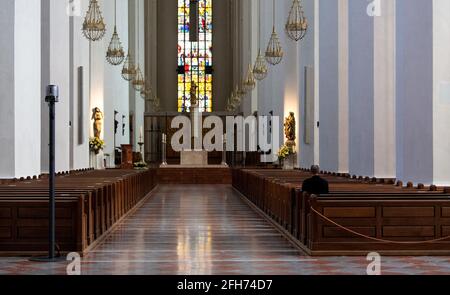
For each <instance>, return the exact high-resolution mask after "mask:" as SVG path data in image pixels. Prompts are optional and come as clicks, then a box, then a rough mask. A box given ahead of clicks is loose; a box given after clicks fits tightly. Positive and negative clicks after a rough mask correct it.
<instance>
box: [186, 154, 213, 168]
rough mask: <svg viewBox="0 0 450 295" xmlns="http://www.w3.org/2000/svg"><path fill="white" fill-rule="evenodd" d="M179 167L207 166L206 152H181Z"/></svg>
mask: <svg viewBox="0 0 450 295" xmlns="http://www.w3.org/2000/svg"><path fill="white" fill-rule="evenodd" d="M181 166H198V167H205V166H208V152H207V151H182V152H181Z"/></svg>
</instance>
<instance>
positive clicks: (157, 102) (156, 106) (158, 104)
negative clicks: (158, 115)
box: [153, 97, 161, 112]
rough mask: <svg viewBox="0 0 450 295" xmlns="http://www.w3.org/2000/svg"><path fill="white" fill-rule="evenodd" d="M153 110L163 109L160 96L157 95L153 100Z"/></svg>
mask: <svg viewBox="0 0 450 295" xmlns="http://www.w3.org/2000/svg"><path fill="white" fill-rule="evenodd" d="M153 110H154V111H155V112H159V111H160V110H161V101H160V99H159V97H155V100H154V101H153Z"/></svg>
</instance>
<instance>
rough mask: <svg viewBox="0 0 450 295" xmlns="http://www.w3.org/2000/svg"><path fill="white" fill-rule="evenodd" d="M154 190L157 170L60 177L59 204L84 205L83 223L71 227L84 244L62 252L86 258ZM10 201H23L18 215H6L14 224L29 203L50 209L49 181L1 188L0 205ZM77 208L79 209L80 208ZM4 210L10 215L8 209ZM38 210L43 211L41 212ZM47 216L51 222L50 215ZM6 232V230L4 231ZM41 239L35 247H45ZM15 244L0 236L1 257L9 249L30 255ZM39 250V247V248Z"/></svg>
mask: <svg viewBox="0 0 450 295" xmlns="http://www.w3.org/2000/svg"><path fill="white" fill-rule="evenodd" d="M155 186H156V171H155V170H154V169H150V170H146V171H136V170H105V171H91V170H89V171H82V172H76V173H70V174H62V175H60V176H58V177H57V181H56V194H57V201H58V202H65V201H66V200H72V199H71V198H74V197H77V198H81V201H80V202H82V203H83V207H82V210H83V211H81V213H80V214H82V215H81V221H77V223H76V224H75V221H74V223H73V224H72V225H71V227H72V228H78V227H79V226H81V227H82V231H81V232H79V231H77V233H78V234H79V235H80V236H76V237H74V238H73V239H76V240H77V241H82V242H77V247H73V243H72V244H70V243H62V244H61V250H62V251H64V252H72V251H77V252H80V254H83V253H84V252H85V251H86V250H87V249H88V248H89V247H92V246H93V245H94V244H95V243H96V241H98V240H99V239H100V238H102V237H103V235H104V234H105V233H107V232H108V231H109V230H110V229H111V228H112V227H113V226H114V224H115V223H117V222H118V221H119V220H120V219H121V218H122V217H123V216H124V215H125V214H126V213H128V212H129V211H130V210H131V209H132V208H134V207H135V206H136V205H137V204H138V203H139V201H140V200H142V198H144V197H145V196H146V195H147V194H148V193H149V192H150V191H151V190H152V189H153V188H154V187H155ZM10 200H20V202H18V203H17V204H16V206H15V207H13V209H11V210H12V212H13V213H14V212H15V213H14V214H9V215H8V214H7V216H8V218H12V221H11V222H15V221H14V220H15V219H17V218H19V215H18V213H17V212H19V211H23V208H28V207H27V206H28V202H31V203H33V204H34V202H42V203H47V205H46V206H48V182H47V179H46V178H45V177H43V178H40V179H34V180H26V181H19V182H13V183H8V184H4V185H0V205H5V206H6V205H8V204H9V203H10ZM20 206H22V207H23V208H21V207H20ZM77 208H78V209H79V207H77ZM5 210H6V211H8V209H5ZM39 210H41V211H42V208H40V209H39ZM47 210H48V209H47ZM16 211H17V212H16ZM47 213H48V211H47ZM47 213H46V214H47ZM74 214H75V213H74ZM44 215H45V214H44ZM11 216H12V217H11ZM46 216H47V217H46V218H48V214H47V215H46ZM3 222H5V221H3ZM57 222H58V221H57ZM66 222H67V221H66ZM5 231H7V230H6V229H5ZM0 232H1V229H0ZM5 235H6V234H5ZM6 236H7V235H6ZM8 237H9V236H8ZM57 238H58V237H57ZM39 239H40V240H39V241H37V242H36V243H35V244H36V245H38V244H43V245H46V243H47V242H46V240H45V239H43V238H42V237H40V238H39ZM13 243H14V241H10V240H8V238H2V237H1V235H0V244H2V245H3V248H0V255H2V254H5V253H6V254H8V247H10V250H14V251H19V252H20V251H22V253H25V254H26V253H27V251H28V250H27V249H28V248H27V247H25V248H26V249H25V248H24V249H21V248H20V247H21V245H22V244H20V245H18V247H12V246H11V245H12V244H13ZM7 245H9V246H7ZM36 248H38V247H37V246H36ZM33 251H34V250H33ZM40 251H42V249H41V250H40Z"/></svg>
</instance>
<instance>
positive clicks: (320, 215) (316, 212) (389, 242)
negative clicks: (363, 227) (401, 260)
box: [311, 207, 450, 245]
mask: <svg viewBox="0 0 450 295" xmlns="http://www.w3.org/2000/svg"><path fill="white" fill-rule="evenodd" d="M311 211H312V212H313V213H315V214H316V215H317V216H319V217H320V218H322V219H323V220H325V221H327V222H329V223H331V224H333V225H335V226H337V227H338V228H340V229H342V230H344V231H346V232H349V233H351V234H353V235H355V236H358V237H361V238H365V239H368V240H372V241H374V242H380V243H387V244H403V245H420V244H432V243H436V242H443V241H446V240H450V236H447V237H443V238H440V239H434V240H428V241H390V240H384V239H378V238H374V237H369V236H367V235H364V234H361V233H358V232H356V231H354V230H351V229H349V228H347V227H345V226H343V225H340V224H338V223H336V222H335V221H333V220H331V219H329V218H328V217H326V216H325V215H323V214H322V213H320V212H319V211H317V210H316V209H314V208H313V207H311Z"/></svg>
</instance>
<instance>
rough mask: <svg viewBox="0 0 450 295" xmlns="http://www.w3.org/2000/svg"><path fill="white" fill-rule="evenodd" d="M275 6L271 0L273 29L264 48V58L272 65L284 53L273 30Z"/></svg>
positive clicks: (279, 60) (275, 63)
mask: <svg viewBox="0 0 450 295" xmlns="http://www.w3.org/2000/svg"><path fill="white" fill-rule="evenodd" d="M275 8H276V7H275V0H273V31H272V36H271V37H270V40H269V44H268V45H267V49H266V60H267V62H268V63H270V64H271V65H274V66H275V65H277V64H279V63H280V62H281V61H282V60H283V55H284V53H283V48H281V44H280V39H278V34H277V32H276V31H275Z"/></svg>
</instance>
